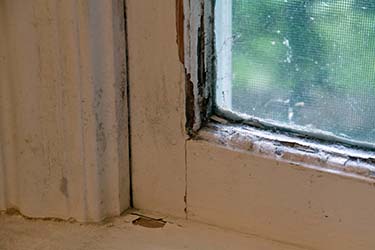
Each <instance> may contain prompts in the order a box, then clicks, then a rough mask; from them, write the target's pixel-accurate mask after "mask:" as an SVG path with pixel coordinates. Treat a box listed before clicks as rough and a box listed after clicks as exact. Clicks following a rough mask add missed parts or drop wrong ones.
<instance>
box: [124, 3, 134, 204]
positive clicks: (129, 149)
mask: <svg viewBox="0 0 375 250" xmlns="http://www.w3.org/2000/svg"><path fill="white" fill-rule="evenodd" d="M123 1H124V22H125V58H126V95H127V98H126V100H127V106H128V157H129V182H130V183H129V185H130V186H129V195H130V207H132V208H133V207H134V199H133V171H132V166H133V164H132V163H133V162H132V130H131V100H130V96H131V95H130V77H129V42H128V18H127V1H126V0H123Z"/></svg>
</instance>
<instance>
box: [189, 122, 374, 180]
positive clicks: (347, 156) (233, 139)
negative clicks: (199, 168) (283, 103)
mask: <svg viewBox="0 0 375 250" xmlns="http://www.w3.org/2000/svg"><path fill="white" fill-rule="evenodd" d="M196 139H203V140H206V141H210V142H215V143H217V144H219V145H222V146H225V147H230V148H232V149H233V150H236V151H238V150H240V151H245V152H248V153H252V154H257V155H260V156H262V157H266V158H273V159H277V160H280V161H284V162H288V163H290V164H292V165H294V166H298V167H300V166H304V167H308V168H314V169H317V170H319V171H324V172H330V173H335V174H339V175H344V176H350V177H354V178H357V179H361V180H366V181H369V182H371V183H373V182H375V175H374V173H375V166H374V164H373V162H374V159H375V153H374V152H369V151H362V150H359V149H352V148H348V147H344V146H342V145H337V144H322V143H321V142H319V141H314V140H308V139H304V138H298V137H293V136H291V135H285V134H280V133H275V132H269V131H264V130H261V129H257V128H251V127H248V126H244V125H230V124H226V125H223V124H220V123H217V122H216V123H215V122H213V123H210V124H209V125H208V126H207V127H205V128H204V129H202V130H201V131H200V132H199V134H198V135H197V137H196Z"/></svg>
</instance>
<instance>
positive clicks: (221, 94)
mask: <svg viewBox="0 0 375 250" xmlns="http://www.w3.org/2000/svg"><path fill="white" fill-rule="evenodd" d="M232 40H233V38H232V0H219V1H216V6H215V42H216V45H215V47H216V60H217V65H216V104H217V105H218V106H219V107H220V108H222V109H224V110H230V109H231V108H232Z"/></svg>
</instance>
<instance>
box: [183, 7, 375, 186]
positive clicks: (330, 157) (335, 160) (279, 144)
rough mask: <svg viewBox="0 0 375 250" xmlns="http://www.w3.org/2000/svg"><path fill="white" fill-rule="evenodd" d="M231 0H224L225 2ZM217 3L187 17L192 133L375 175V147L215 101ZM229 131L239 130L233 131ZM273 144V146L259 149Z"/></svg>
mask: <svg viewBox="0 0 375 250" xmlns="http://www.w3.org/2000/svg"><path fill="white" fill-rule="evenodd" d="M226 1H227V0H224V1H223V0H222V2H221V3H223V2H226ZM198 2H199V1H198ZM219 2H220V1H219ZM215 4H218V3H215V1H206V2H204V1H202V2H201V3H200V4H197V3H196V5H195V6H200V10H199V11H196V10H195V12H193V13H195V15H191V13H187V12H185V16H189V15H190V16H189V18H188V19H186V20H185V34H190V35H189V36H188V37H185V42H186V41H187V42H188V44H187V45H188V47H185V54H187V55H188V56H187V57H185V65H186V70H187V78H188V81H187V87H186V90H187V97H186V104H187V105H186V107H187V110H186V114H187V116H186V117H187V123H186V127H187V131H188V132H189V134H190V136H191V137H192V138H193V139H198V140H206V141H210V142H215V143H218V144H220V145H222V146H228V145H230V147H231V148H232V149H234V150H237V149H241V150H243V145H244V143H245V144H251V145H255V144H256V145H257V146H256V147H255V148H253V147H251V149H248V146H247V151H249V152H250V153H251V152H253V151H256V152H257V153H260V154H261V155H263V156H264V157H272V158H274V159H278V160H285V161H291V162H293V163H294V164H302V165H308V166H315V167H317V168H318V169H321V170H322V171H327V172H332V171H337V174H339V175H348V174H349V175H351V176H353V177H354V178H359V179H364V178H365V179H369V181H373V180H374V179H375V152H374V151H373V150H371V149H370V148H364V147H362V145H358V146H355V145H349V144H346V143H345V142H342V141H336V140H335V138H330V139H320V138H319V136H317V135H316V136H314V135H309V134H303V133H301V132H299V131H294V130H291V129H288V128H284V127H280V126H277V125H273V124H267V123H264V122H262V121H260V120H257V119H255V118H243V117H241V116H239V115H238V114H236V113H234V112H231V111H229V110H224V109H222V108H220V107H218V106H217V105H216V102H214V101H213V100H217V97H216V94H215V93H216V92H218V91H223V90H222V89H221V88H220V87H219V86H217V81H218V79H217V78H216V71H217V70H218V66H217V60H216V51H215V42H216V37H215V36H216V35H215V28H214V26H215ZM189 6H191V5H189ZM193 6H194V5H193ZM189 11H190V10H189ZM202 44H203V45H202ZM196 58H198V60H196ZM222 74H223V73H222ZM224 88H225V87H224ZM189 91H190V92H189ZM224 91H227V90H224ZM228 105H230V104H228ZM228 107H229V106H228ZM192 111H193V112H192ZM228 131H230V133H231V134H235V135H236V136H228ZM270 146H271V148H272V150H271V148H268V149H267V151H262V150H259V149H260V148H264V147H270ZM295 159H298V160H295Z"/></svg>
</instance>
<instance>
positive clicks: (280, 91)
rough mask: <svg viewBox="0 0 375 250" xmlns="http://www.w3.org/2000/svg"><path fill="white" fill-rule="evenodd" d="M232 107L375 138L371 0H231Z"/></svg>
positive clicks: (337, 132) (361, 138)
mask: <svg viewBox="0 0 375 250" xmlns="http://www.w3.org/2000/svg"><path fill="white" fill-rule="evenodd" d="M232 4H233V26H232V29H233V48H232V53H233V64H232V71H233V74H232V91H233V96H232V98H233V99H232V103H233V110H234V111H237V112H241V113H246V114H248V115H252V116H254V117H258V118H262V119H267V120H274V121H278V122H282V123H284V124H288V125H293V124H295V125H302V126H305V127H307V128H309V129H319V130H324V131H327V132H332V133H333V134H335V135H337V136H339V137H343V138H346V139H353V140H359V141H363V142H370V143H374V144H375V1H374V0H233V1H232Z"/></svg>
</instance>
